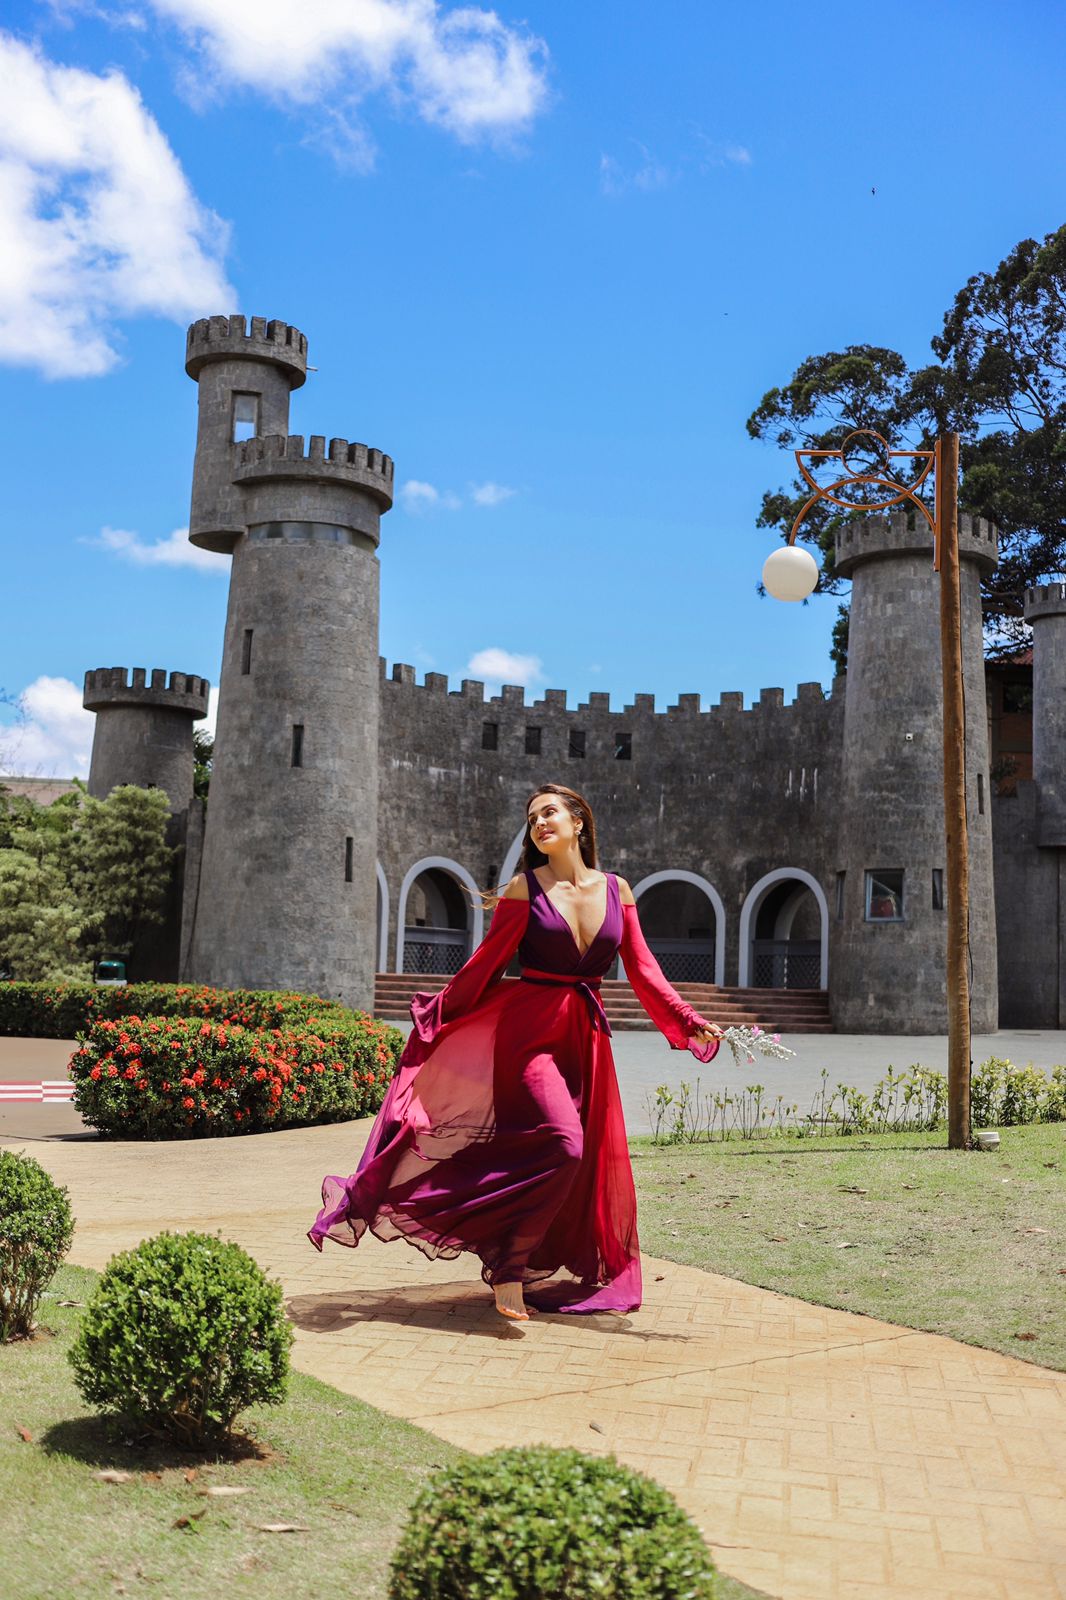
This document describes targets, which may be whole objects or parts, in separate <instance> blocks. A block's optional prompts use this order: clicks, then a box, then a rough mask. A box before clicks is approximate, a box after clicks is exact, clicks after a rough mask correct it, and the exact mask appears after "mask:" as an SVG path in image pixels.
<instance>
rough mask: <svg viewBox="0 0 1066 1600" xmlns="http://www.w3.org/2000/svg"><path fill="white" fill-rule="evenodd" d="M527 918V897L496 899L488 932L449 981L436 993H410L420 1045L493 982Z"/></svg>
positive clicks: (461, 1012) (479, 996) (472, 1003)
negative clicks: (522, 898) (524, 898)
mask: <svg viewBox="0 0 1066 1600" xmlns="http://www.w3.org/2000/svg"><path fill="white" fill-rule="evenodd" d="M528 921H529V901H528V900H500V901H499V902H498V904H497V906H496V910H495V912H494V913H493V918H492V922H491V924H490V926H489V931H488V933H487V934H486V935H485V937H484V939H482V941H481V943H480V944H479V945H478V947H477V949H476V950H475V951H474V953H473V955H472V956H471V957H470V959H469V960H468V961H467V962H466V963H465V964H464V965H463V966H461V967H460V968H459V971H458V972H457V973H456V974H455V977H454V978H452V980H451V981H450V983H447V984H445V986H444V988H443V989H441V991H440V993H439V994H423V993H418V994H414V995H412V996H411V1019H412V1021H413V1022H414V1025H415V1033H416V1034H417V1035H418V1037H419V1039H421V1040H422V1042H423V1043H424V1044H432V1042H433V1040H434V1039H435V1038H436V1036H437V1034H438V1033H439V1032H440V1030H441V1028H442V1027H443V1026H444V1024H445V1023H447V1022H452V1021H454V1020H455V1018H456V1017H460V1016H462V1015H463V1014H464V1012H467V1011H469V1010H470V1008H471V1006H474V1005H476V1004H477V1002H478V1001H479V1000H480V999H481V997H482V995H483V994H484V993H485V990H486V989H487V988H488V987H489V985H490V984H492V983H495V981H496V980H497V978H499V977H500V975H501V973H502V972H503V971H504V968H505V967H506V966H507V963H508V962H509V961H510V959H511V957H512V956H513V955H514V953H515V951H516V950H517V949H518V946H519V944H520V943H521V940H522V935H523V933H524V932H525V930H526V923H527V922H528Z"/></svg>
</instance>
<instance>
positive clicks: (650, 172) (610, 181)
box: [600, 139, 678, 199]
mask: <svg viewBox="0 0 1066 1600" xmlns="http://www.w3.org/2000/svg"><path fill="white" fill-rule="evenodd" d="M630 144H632V145H634V146H635V147H636V149H637V151H638V152H639V160H638V161H637V162H635V163H634V164H632V165H630V166H629V167H626V166H624V165H623V163H622V162H621V161H618V160H617V159H616V158H615V157H614V156H609V155H601V156H600V192H601V194H605V195H609V196H610V197H611V198H612V199H614V198H616V197H617V196H618V195H621V194H625V193H626V191H627V190H629V189H639V190H640V191H641V192H642V193H643V194H650V193H651V192H652V191H653V190H655V189H665V188H667V187H668V186H669V185H670V184H672V183H674V182H676V180H677V176H678V175H677V173H676V172H674V171H672V170H671V169H670V168H669V167H667V166H664V165H663V163H662V162H661V161H659V160H657V159H656V157H655V156H653V155H652V153H651V151H650V150H649V149H648V147H647V145H644V144H641V142H640V140H639V139H631V140H630Z"/></svg>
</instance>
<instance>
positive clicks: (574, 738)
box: [570, 728, 585, 757]
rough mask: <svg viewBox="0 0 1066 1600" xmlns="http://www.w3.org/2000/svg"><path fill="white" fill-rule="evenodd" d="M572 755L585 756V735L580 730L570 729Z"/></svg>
mask: <svg viewBox="0 0 1066 1600" xmlns="http://www.w3.org/2000/svg"><path fill="white" fill-rule="evenodd" d="M570 754H571V755H572V756H575V757H581V756H583V755H584V754H585V735H584V733H583V732H582V730H581V729H580V728H571V729H570Z"/></svg>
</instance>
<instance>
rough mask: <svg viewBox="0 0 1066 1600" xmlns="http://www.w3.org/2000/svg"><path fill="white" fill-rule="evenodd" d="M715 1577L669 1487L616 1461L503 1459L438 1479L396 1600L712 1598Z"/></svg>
mask: <svg viewBox="0 0 1066 1600" xmlns="http://www.w3.org/2000/svg"><path fill="white" fill-rule="evenodd" d="M716 1592H717V1591H716V1584H715V1569H714V1563H713V1561H712V1560H711V1555H710V1552H709V1550H708V1549H707V1546H706V1545H705V1544H704V1542H703V1540H702V1538H701V1537H700V1534H699V1531H698V1529H697V1528H696V1526H695V1524H694V1523H693V1522H691V1521H690V1520H689V1518H688V1517H687V1516H686V1515H685V1513H684V1512H683V1511H682V1510H681V1508H680V1506H679V1505H678V1504H677V1501H676V1500H675V1499H674V1498H673V1496H672V1495H670V1494H669V1493H668V1492H667V1491H666V1490H665V1489H662V1488H660V1487H659V1485H658V1484H657V1483H653V1482H652V1480H651V1479H650V1478H646V1477H644V1476H643V1474H642V1473H639V1472H633V1471H631V1470H630V1468H628V1467H623V1466H622V1465H621V1464H620V1463H619V1462H617V1461H615V1460H614V1459H613V1457H609V1458H607V1459H606V1460H603V1459H599V1458H596V1457H590V1456H583V1455H581V1454H580V1452H579V1451H577V1450H553V1449H550V1448H548V1447H547V1446H537V1447H535V1448H532V1449H520V1450H495V1451H493V1452H492V1454H491V1455H487V1456H481V1457H479V1458H476V1459H474V1460H471V1461H464V1462H461V1463H460V1464H459V1465H458V1466H454V1467H448V1468H445V1469H444V1470H443V1471H441V1472H437V1473H434V1475H433V1477H432V1478H430V1479H429V1481H428V1482H427V1484H426V1485H425V1487H424V1489H423V1490H422V1492H421V1494H420V1495H419V1496H418V1499H417V1500H416V1501H415V1503H414V1505H413V1506H412V1507H411V1512H410V1516H409V1519H408V1522H407V1526H406V1528H405V1531H404V1533H403V1536H402V1537H401V1539H400V1543H399V1545H398V1547H397V1549H396V1553H395V1555H394V1556H393V1560H392V1568H391V1581H390V1587H389V1600H544V1597H545V1596H546V1595H557V1596H560V1597H562V1596H565V1597H566V1600H586V1597H587V1600H593V1597H595V1600H713V1597H714V1595H715V1594H716Z"/></svg>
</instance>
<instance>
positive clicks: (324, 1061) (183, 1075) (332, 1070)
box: [70, 1012, 403, 1139]
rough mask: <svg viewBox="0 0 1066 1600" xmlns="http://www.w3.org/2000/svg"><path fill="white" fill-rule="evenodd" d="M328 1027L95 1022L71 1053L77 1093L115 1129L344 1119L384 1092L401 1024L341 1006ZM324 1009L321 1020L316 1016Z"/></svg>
mask: <svg viewBox="0 0 1066 1600" xmlns="http://www.w3.org/2000/svg"><path fill="white" fill-rule="evenodd" d="M335 1015H336V1014H327V1015H326V1016H325V1017H324V1018H322V1019H321V1022H320V1024H319V1029H320V1031H319V1030H318V1029H312V1028H310V1027H305V1028H299V1027H287V1028H270V1029H262V1028H260V1029H252V1028H246V1027H242V1026H241V1025H240V1024H239V1023H229V1022H210V1021H207V1020H204V1019H201V1018H198V1017H172V1018H168V1017H135V1016H129V1017H125V1018H123V1019H122V1020H121V1021H111V1020H109V1019H105V1020H104V1021H101V1022H97V1023H96V1024H95V1025H94V1026H93V1027H92V1028H91V1029H90V1031H89V1033H88V1034H87V1035H80V1036H79V1048H78V1049H77V1050H76V1051H75V1052H74V1055H73V1056H72V1057H71V1062H70V1072H71V1077H72V1078H73V1080H74V1104H75V1106H76V1107H77V1109H78V1111H79V1112H80V1113H81V1115H82V1117H83V1118H84V1119H85V1121H86V1122H87V1123H88V1124H89V1126H90V1127H93V1128H97V1129H99V1131H100V1132H101V1133H102V1134H104V1135H105V1136H107V1137H110V1138H122V1139H202V1138H204V1137H205V1136H208V1135H223V1134H233V1133H262V1132H263V1131H264V1130H266V1129H277V1128H291V1127H295V1126H298V1125H301V1124H308V1123H319V1122H344V1121H348V1120H349V1119H351V1118H354V1117H363V1116H367V1115H369V1114H370V1113H371V1112H374V1111H376V1110H377V1109H378V1107H379V1106H380V1105H381V1102H382V1100H383V1099H384V1098H385V1091H386V1089H387V1088H388V1085H389V1081H390V1079H391V1078H392V1075H393V1072H394V1070H395V1066H396V1061H397V1059H398V1057H399V1053H400V1049H401V1048H402V1045H403V1035H402V1034H401V1033H400V1031H399V1029H397V1028H392V1027H390V1026H389V1025H388V1024H387V1023H384V1022H373V1021H371V1020H370V1019H369V1018H367V1019H362V1018H360V1017H359V1016H358V1015H357V1014H356V1013H353V1012H347V1013H341V1016H342V1017H347V1018H350V1019H351V1020H349V1021H343V1020H342V1021H335V1020H334V1016H335ZM312 1020H314V1019H312Z"/></svg>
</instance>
